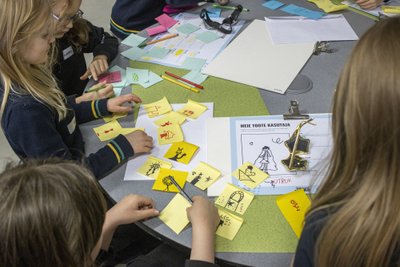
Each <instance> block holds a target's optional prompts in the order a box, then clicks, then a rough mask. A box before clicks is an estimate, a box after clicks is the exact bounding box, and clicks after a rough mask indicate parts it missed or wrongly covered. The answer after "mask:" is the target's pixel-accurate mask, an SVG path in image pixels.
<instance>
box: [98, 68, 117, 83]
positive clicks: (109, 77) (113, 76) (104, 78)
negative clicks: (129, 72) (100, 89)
mask: <svg viewBox="0 0 400 267" xmlns="http://www.w3.org/2000/svg"><path fill="white" fill-rule="evenodd" d="M120 81H121V72H120V71H119V70H117V71H114V72H110V73H106V74H103V75H101V76H100V77H99V82H100V83H103V82H105V83H116V82H120Z"/></svg>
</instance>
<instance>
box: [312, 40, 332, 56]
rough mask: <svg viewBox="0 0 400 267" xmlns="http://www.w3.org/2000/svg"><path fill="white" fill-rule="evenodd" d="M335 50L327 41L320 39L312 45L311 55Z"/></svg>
mask: <svg viewBox="0 0 400 267" xmlns="http://www.w3.org/2000/svg"><path fill="white" fill-rule="evenodd" d="M333 52H336V50H335V49H333V48H330V47H329V43H328V42H327V41H320V42H317V43H316V44H315V45H314V51H313V55H319V54H321V53H328V54H330V53H333Z"/></svg>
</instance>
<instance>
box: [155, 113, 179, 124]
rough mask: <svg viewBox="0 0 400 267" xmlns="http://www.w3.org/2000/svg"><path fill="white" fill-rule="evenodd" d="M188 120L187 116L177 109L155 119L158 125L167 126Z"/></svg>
mask: <svg viewBox="0 0 400 267" xmlns="http://www.w3.org/2000/svg"><path fill="white" fill-rule="evenodd" d="M185 121H186V116H185V115H182V114H180V113H178V112H176V111H170V112H168V113H167V114H165V115H164V116H162V117H161V118H159V119H158V120H156V121H154V124H156V125H157V126H158V127H166V126H170V125H174V124H177V125H181V124H182V123H184V122H185Z"/></svg>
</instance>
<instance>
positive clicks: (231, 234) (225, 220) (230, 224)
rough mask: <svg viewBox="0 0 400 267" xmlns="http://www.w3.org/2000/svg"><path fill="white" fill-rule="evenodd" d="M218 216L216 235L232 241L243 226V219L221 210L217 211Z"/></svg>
mask: <svg viewBox="0 0 400 267" xmlns="http://www.w3.org/2000/svg"><path fill="white" fill-rule="evenodd" d="M218 214H219V219H220V222H219V224H218V228H217V232H216V234H217V235H219V236H221V237H223V238H227V239H229V240H233V239H234V238H235V236H236V234H237V233H238V232H239V229H240V227H241V226H242V224H243V219H242V218H240V217H238V216H235V215H233V214H232V213H229V212H226V211H223V210H221V209H218Z"/></svg>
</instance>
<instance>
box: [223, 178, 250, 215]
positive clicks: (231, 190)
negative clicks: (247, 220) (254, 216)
mask: <svg viewBox="0 0 400 267" xmlns="http://www.w3.org/2000/svg"><path fill="white" fill-rule="evenodd" d="M253 199H254V194H252V193H250V192H249V191H246V190H244V189H242V188H239V187H236V186H234V185H232V184H227V185H226V186H225V189H224V191H222V193H221V195H219V196H218V198H217V199H216V200H215V204H217V205H219V206H221V207H223V208H225V209H227V210H229V211H231V212H234V213H238V214H241V215H243V214H244V213H245V211H246V210H247V208H248V207H249V206H250V204H251V202H252V201H253Z"/></svg>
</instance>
